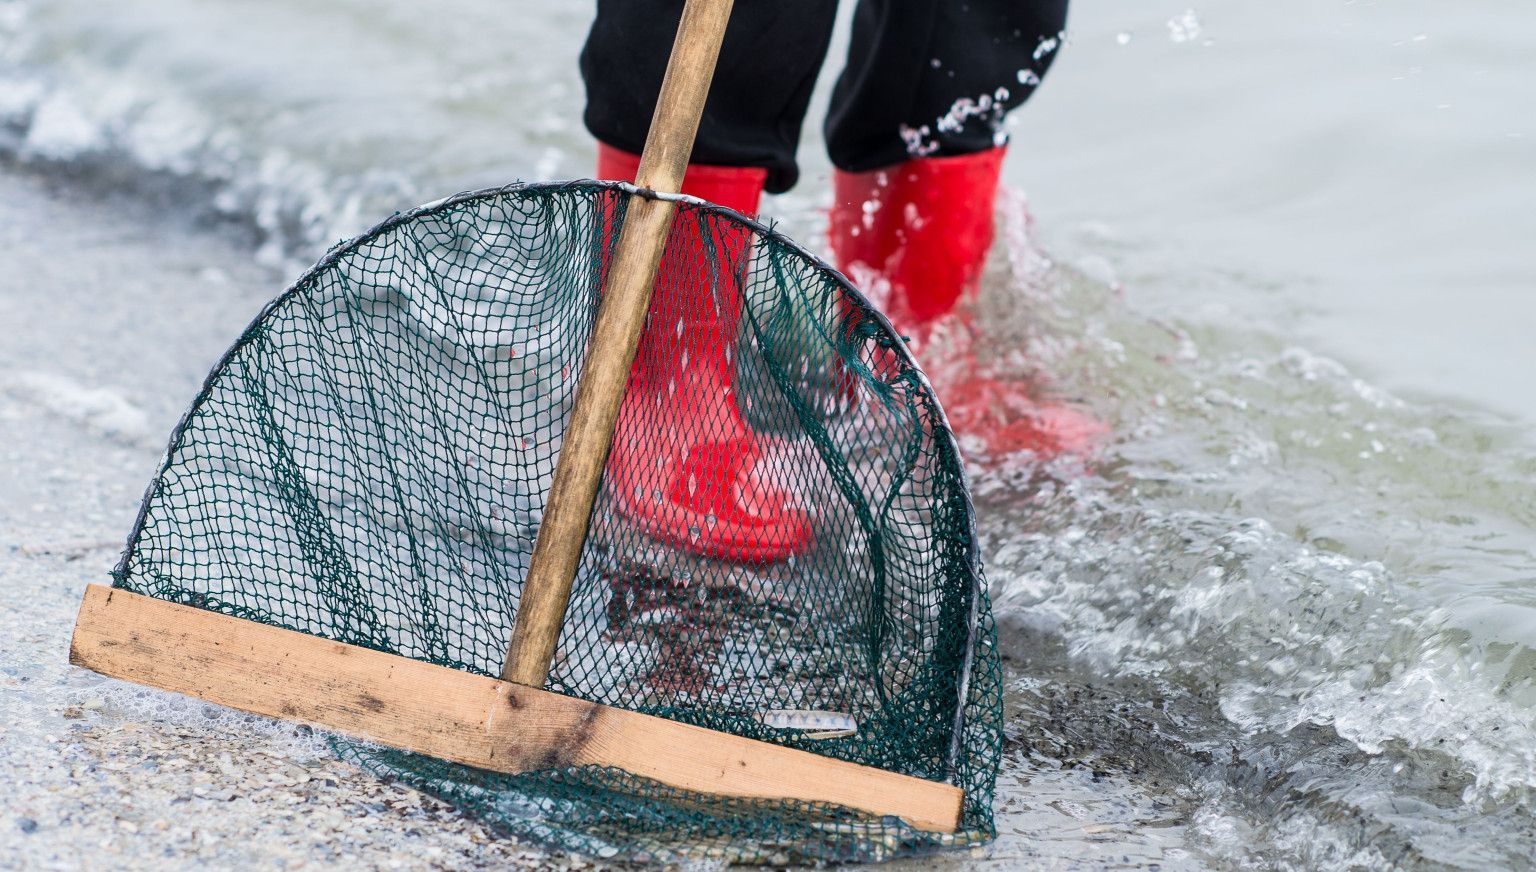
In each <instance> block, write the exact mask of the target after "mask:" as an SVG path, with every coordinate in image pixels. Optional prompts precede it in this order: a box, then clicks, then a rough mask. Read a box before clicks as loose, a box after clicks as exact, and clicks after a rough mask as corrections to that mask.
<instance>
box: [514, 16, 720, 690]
mask: <svg viewBox="0 0 1536 872" xmlns="http://www.w3.org/2000/svg"><path fill="white" fill-rule="evenodd" d="M731 3H732V0H687V4H686V5H685V6H684V7H683V18H682V21H681V22H680V23H679V24H678V27H677V38H676V40H675V41H674V42H673V44H672V57H671V59H670V60H668V61H667V74H666V78H664V79H663V80H662V83H661V93H660V95H659V96H658V97H657V100H656V114H655V115H654V116H652V118H651V130H650V133H649V135H648V136H647V137H646V140H645V150H644V151H643V152H642V153H641V155H640V170H639V173H638V174H637V175H636V177H635V184H637V185H639V186H640V187H642V188H650V189H652V190H655V191H660V192H663V193H669V194H675V193H677V192H679V191H681V190H682V185H683V174H684V173H685V172H686V171H687V169H688V158H689V156H690V155H691V154H692V153H693V138H694V135H695V134H697V133H698V129H699V117H700V116H701V115H703V114H704V98H705V97H706V96H708V94H709V82H710V79H711V78H713V77H714V73H715V60H716V58H718V57H719V55H720V41H721V40H722V39H723V38H724V37H725V24H726V21H727V20H728V19H729V18H730V15H731ZM674 211H676V207H675V205H674V204H673V203H670V202H667V201H665V200H654V199H651V198H649V197H642V196H639V195H635V196H631V197H630V198H629V204H628V210H627V214H626V217H625V219H624V229H623V231H622V232H621V233H620V234H619V245H618V249H617V250H616V251H615V253H614V257H613V263H612V265H611V266H610V267H609V269H608V279H607V281H606V282H605V283H604V285H603V300H602V304H601V305H600V306H599V307H598V310H597V323H596V325H595V326H594V327H593V329H592V339H591V341H590V343H589V345H588V348H589V349H590V350H589V351H588V353H587V362H586V366H585V367H583V369H582V372H581V382H580V383H579V384H578V385H577V387H576V406H575V408H574V409H573V410H572V411H571V420H570V424H569V425H568V426H567V427H566V430H565V443H564V446H563V447H562V448H561V450H560V462H559V464H558V465H557V466H556V467H555V479H554V483H553V485H552V486H551V487H550V490H549V499H548V501H547V502H546V504H545V508H544V523H543V524H542V525H540V527H539V538H538V540H537V541H536V542H535V543H534V546H533V560H532V563H531V565H530V566H529V568H528V579H527V581H525V582H524V583H523V595H522V598H521V600H520V601H519V602H518V606H517V623H516V625H515V626H514V627H513V628H512V643H511V645H510V646H509V647H508V649H507V659H506V663H505V665H504V666H503V668H502V671H501V675H502V677H503V678H505V679H506V680H508V681H515V682H517V683H519V684H527V685H531V686H533V687H542V686H543V685H544V681H545V679H547V678H548V677H549V665H550V661H551V660H553V659H554V656H555V644H556V643H557V642H558V641H559V639H560V627H561V625H562V624H564V622H565V609H566V605H567V603H568V602H569V601H570V598H571V583H572V581H573V580H574V579H575V577H576V566H577V564H578V563H579V562H580V560H581V550H582V548H583V546H585V545H586V541H587V527H588V525H589V524H590V523H591V520H592V503H593V501H594V500H595V499H596V498H597V488H598V484H599V483H600V482H601V481H602V477H603V467H604V466H606V465H607V463H608V448H609V446H610V445H611V444H612V442H613V428H614V425H615V424H616V423H617V421H618V417H619V406H620V404H621V403H622V402H623V400H624V390H625V388H626V387H627V386H628V383H629V368H630V365H631V364H632V363H633V362H634V359H635V346H636V345H637V344H638V342H639V340H640V330H641V328H643V327H644V326H645V314H646V311H647V310H648V309H649V308H650V305H651V290H652V288H653V286H654V285H655V283H656V269H657V267H658V266H660V264H661V253H662V249H663V248H664V247H665V246H666V243H667V231H668V230H670V229H671V227H672V215H673V212H674Z"/></svg>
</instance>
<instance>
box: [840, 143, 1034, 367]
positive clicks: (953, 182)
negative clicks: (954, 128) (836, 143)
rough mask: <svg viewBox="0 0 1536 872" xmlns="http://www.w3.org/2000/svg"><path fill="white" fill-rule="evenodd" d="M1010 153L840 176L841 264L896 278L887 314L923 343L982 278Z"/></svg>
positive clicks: (935, 159) (934, 160)
mask: <svg viewBox="0 0 1536 872" xmlns="http://www.w3.org/2000/svg"><path fill="white" fill-rule="evenodd" d="M1004 151H1005V149H1002V148H994V149H991V150H989V151H983V152H977V153H976V154H966V155H960V156H958V157H928V158H916V159H913V160H909V161H907V162H906V163H902V164H897V165H896V166H894V167H888V168H886V169H881V170H871V171H869V172H863V173H848V172H843V171H842V170H837V171H835V172H834V174H833V177H832V180H833V189H834V196H835V198H836V199H835V202H834V204H833V207H832V215H831V222H830V226H829V229H828V233H829V235H830V237H831V243H832V251H833V253H834V255H835V256H836V258H837V262H838V268H839V269H841V270H842V271H843V272H844V273H854V272H858V273H863V274H870V273H873V274H874V275H877V276H879V277H881V278H883V279H885V280H886V281H887V282H889V284H890V289H889V293H890V296H889V298H888V299H887V300H886V306H885V308H886V314H887V315H889V316H890V318H891V321H892V323H894V324H895V325H896V326H897V327H898V328H899V329H901V331H902V332H903V333H907V334H908V335H911V336H912V337H913V338H914V339H916V340H917V341H918V342H919V343H921V342H925V341H926V340H927V339H928V334H929V333H930V332H931V330H932V328H933V325H934V323H935V322H937V321H938V320H939V319H940V318H941V317H943V316H944V315H947V314H949V313H950V312H951V311H952V310H953V309H954V308H955V305H956V304H957V303H958V302H959V301H960V298H961V297H963V296H965V295H967V294H969V293H971V292H973V291H974V290H975V289H976V284H977V282H978V280H979V279H980V278H981V268H982V265H983V264H985V263H986V259H987V250H988V249H989V248H991V247H992V203H993V200H994V199H995V198H996V196H997V180H998V175H999V173H1000V172H1001V170H1002V166H1003V152H1004Z"/></svg>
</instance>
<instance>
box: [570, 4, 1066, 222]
mask: <svg viewBox="0 0 1536 872" xmlns="http://www.w3.org/2000/svg"><path fill="white" fill-rule="evenodd" d="M1066 5H1067V0H860V2H859V6H858V9H856V10H855V13H854V14H855V18H854V29H853V40H852V45H851V46H850V47H849V52H848V64H847V66H846V67H845V69H844V70H843V73H842V76H841V77H839V79H838V82H837V87H836V89H835V91H834V93H833V101H832V110H831V112H829V113H828V117H827V126H826V131H827V149H828V152H829V153H830V154H831V157H832V162H833V163H835V164H836V165H837V166H839V167H841V168H842V169H845V170H853V171H860V170H868V169H877V168H879V167H883V166H890V165H892V164H895V163H899V162H901V161H903V160H906V159H907V158H909V157H914V156H923V155H930V154H932V155H940V156H943V155H952V154H968V153H971V152H976V151H981V150H983V149H987V148H991V147H993V146H994V145H995V144H997V143H998V141H999V137H1000V136H1001V125H1002V119H1003V116H1004V115H1005V114H1006V113H1007V111H1008V110H1010V109H1013V108H1014V107H1016V106H1018V105H1019V104H1021V103H1023V102H1024V100H1025V99H1027V98H1028V96H1029V94H1030V93H1031V92H1032V91H1033V90H1034V87H1035V85H1036V84H1038V83H1039V77H1040V76H1042V75H1044V73H1045V70H1046V68H1047V67H1049V66H1050V63H1051V60H1052V59H1053V58H1054V56H1055V50H1054V47H1050V48H1048V49H1047V50H1044V51H1042V50H1041V49H1042V48H1043V47H1046V46H1052V43H1050V41H1051V40H1054V39H1055V38H1056V37H1057V35H1058V34H1059V33H1060V31H1061V29H1062V27H1063V26H1064V25H1065V20H1066ZM682 7H683V0H598V3H597V19H596V20H595V21H594V22H593V24H592V31H591V33H590V34H589V35H588V37H587V43H586V46H585V47H584V48H583V49H582V53H581V73H582V78H583V80H584V81H585V82H586V86H587V109H586V114H585V121H586V125H587V129H588V130H590V131H591V132H592V135H593V136H595V137H597V138H598V139H600V140H602V141H603V142H605V143H608V144H609V145H612V146H614V147H616V148H622V149H624V150H625V151H630V152H639V151H640V150H641V148H642V147H643V146H644V145H645V135H646V131H647V130H648V129H649V127H650V123H651V114H652V112H653V111H654V110H655V107H656V94H657V93H658V92H659V91H660V90H661V79H662V75H663V74H664V73H665V71H666V65H667V52H668V49H669V48H670V47H671V45H672V38H673V36H674V35H675V34H676V32H677V23H678V20H679V19H680V18H681V17H682ZM836 13H837V3H836V0H737V2H736V5H735V9H734V11H733V12H732V15H731V22H730V25H729V26H728V27H727V29H726V34H725V43H724V45H723V46H722V47H721V51H720V62H719V66H718V68H717V69H716V72H715V81H714V84H713V85H712V86H711V88H710V92H709V99H708V101H706V103H705V106H704V117H703V119H702V120H701V122H700V125H699V136H698V140H697V142H696V143H695V145H694V152H693V159H694V161H695V162H697V163H703V164H718V165H722V166H754V167H766V168H767V169H768V190H769V191H770V192H771V193H780V192H782V191H786V190H788V189H789V188H790V186H792V185H793V184H794V183H795V179H796V178H797V177H798V175H799V170H798V168H797V166H796V164H795V151H796V148H797V146H798V145H799V140H800V129H801V126H802V125H803V123H804V120H805V112H806V108H807V106H808V105H809V103H810V99H811V88H812V86H813V85H814V84H815V82H816V74H817V72H818V71H819V70H820V68H821V64H822V61H823V60H824V59H825V57H826V54H827V45H828V43H829V42H830V41H831V36H832V26H833V23H834V20H835V18H836ZM935 61H937V62H938V65H937V66H935V65H934V62H935Z"/></svg>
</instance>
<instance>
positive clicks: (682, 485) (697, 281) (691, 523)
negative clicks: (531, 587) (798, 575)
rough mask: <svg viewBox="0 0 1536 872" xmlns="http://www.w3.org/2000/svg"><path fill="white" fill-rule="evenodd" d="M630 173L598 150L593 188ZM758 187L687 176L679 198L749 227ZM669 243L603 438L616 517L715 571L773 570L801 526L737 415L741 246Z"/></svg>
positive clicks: (686, 236) (635, 162) (625, 156)
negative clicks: (721, 209) (745, 219)
mask: <svg viewBox="0 0 1536 872" xmlns="http://www.w3.org/2000/svg"><path fill="white" fill-rule="evenodd" d="M638 167H639V158H638V157H637V156H635V155H632V154H629V153H627V152H622V151H619V150H617V149H613V148H609V147H607V146H600V147H599V151H598V175H599V176H600V177H602V178H607V179H622V180H632V179H634V176H635V172H636V170H637V169H638ZM766 177H767V172H766V171H765V170H762V169H756V168H738V167H706V166H690V167H689V168H688V172H687V175H686V176H685V178H684V180H683V192H684V193H686V194H690V195H692V196H695V197H699V198H700V199H704V200H708V201H710V202H712V203H718V204H720V205H722V206H727V207H729V208H732V209H735V210H736V211H738V212H742V213H744V214H748V215H751V214H754V213H756V211H757V203H758V198H759V197H760V196H761V194H762V191H763V183H764V181H765V179H766ZM701 234H713V238H711V239H707V240H706V239H704V238H703V237H702V236H701ZM672 236H673V238H672V240H671V241H670V242H669V243H668V246H667V248H668V254H667V255H666V256H665V257H664V258H663V260H662V264H661V269H660V274H659V277H658V279H657V282H656V290H655V292H654V294H653V296H652V302H651V311H650V315H649V317H648V319H647V322H646V328H645V332H644V333H643V334H642V335H641V337H640V344H639V349H638V351H637V352H636V355H635V364H634V368H633V370H632V371H631V374H630V385H629V390H628V392H627V393H626V394H625V397H624V405H623V407H622V409H621V410H620V413H619V423H618V429H617V430H616V431H615V433H614V442H613V450H612V453H611V455H610V457H609V460H608V476H609V480H610V482H611V485H612V488H613V494H614V496H615V498H616V501H617V504H618V506H619V508H620V510H621V511H622V512H623V513H624V514H625V515H626V516H628V517H629V518H630V519H631V520H633V521H635V522H636V523H638V524H639V525H640V526H641V527H642V528H643V529H644V530H646V532H647V533H649V534H650V535H652V536H655V537H656V538H658V539H660V540H662V541H664V542H667V543H669V544H671V545H675V546H677V547H679V548H683V549H685V550H688V551H692V552H694V553H698V554H703V555H706V556H710V557H718V558H723V559H727V560H737V561H743V562H768V561H774V560H782V559H784V558H786V557H789V556H790V555H792V554H795V553H797V552H799V551H802V550H804V549H805V548H807V547H808V546H809V545H810V541H811V525H810V520H809V518H808V517H807V515H806V514H805V512H804V511H802V510H801V509H799V508H798V507H796V506H795V505H794V504H793V501H792V499H791V497H790V495H789V494H788V493H787V492H786V491H785V490H784V489H783V488H782V487H780V486H778V485H776V484H774V483H773V482H771V481H770V480H769V477H770V471H769V466H768V464H767V463H765V462H764V461H766V460H768V459H770V458H771V457H772V456H773V455H775V454H779V453H782V450H783V446H782V445H781V444H780V443H779V440H776V439H773V438H771V437H767V436H763V435H760V434H758V433H755V432H754V431H753V430H752V429H751V428H750V427H749V426H748V425H747V423H746V421H745V420H744V419H743V418H742V415H741V411H740V409H739V408H738V406H737V401H736V396H735V383H736V375H735V355H734V349H735V348H736V345H737V327H738V325H739V323H740V318H741V305H742V299H741V288H740V276H741V274H742V271H744V270H745V269H746V268H747V263H748V261H749V260H750V257H751V250H750V247H751V236H750V234H749V233H748V232H747V231H745V230H743V229H739V228H734V227H724V226H721V225H720V224H717V223H714V222H709V223H702V224H701V223H700V222H699V221H697V220H695V219H692V218H689V217H687V216H680V217H679V219H678V220H677V221H676V222H675V223H674V224H673V227H672ZM705 252H709V254H707V255H706V254H705ZM706 258H710V259H712V260H713V264H711V263H709V262H708V260H706Z"/></svg>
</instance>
